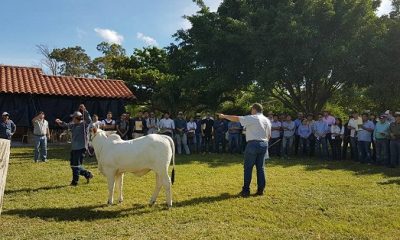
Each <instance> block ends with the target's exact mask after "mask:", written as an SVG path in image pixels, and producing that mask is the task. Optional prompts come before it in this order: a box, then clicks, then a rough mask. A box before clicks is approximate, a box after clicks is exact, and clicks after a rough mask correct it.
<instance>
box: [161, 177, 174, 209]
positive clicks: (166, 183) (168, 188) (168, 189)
mask: <svg viewBox="0 0 400 240" xmlns="http://www.w3.org/2000/svg"><path fill="white" fill-rule="evenodd" d="M163 175H164V176H162V184H163V186H164V188H165V194H166V197H167V205H168V207H172V193H171V179H170V178H169V176H168V172H166V173H165V174H163Z"/></svg>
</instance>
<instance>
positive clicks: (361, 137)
mask: <svg viewBox="0 0 400 240" xmlns="http://www.w3.org/2000/svg"><path fill="white" fill-rule="evenodd" d="M374 129H375V126H374V123H373V122H372V121H370V120H369V117H368V113H364V114H362V124H361V125H360V126H359V128H358V132H357V141H358V142H357V146H358V158H359V160H360V162H361V163H370V162H371V140H372V136H371V133H372V132H373V131H374Z"/></svg>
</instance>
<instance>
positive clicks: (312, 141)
mask: <svg viewBox="0 0 400 240" xmlns="http://www.w3.org/2000/svg"><path fill="white" fill-rule="evenodd" d="M314 123H315V121H314V114H311V113H309V114H307V124H308V126H309V127H310V129H311V135H310V137H308V141H309V143H310V149H309V150H310V154H309V156H310V157H314V153H315V136H314V134H312V130H313V127H314Z"/></svg>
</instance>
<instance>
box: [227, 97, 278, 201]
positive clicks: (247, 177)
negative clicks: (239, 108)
mask: <svg viewBox="0 0 400 240" xmlns="http://www.w3.org/2000/svg"><path fill="white" fill-rule="evenodd" d="M262 112H263V107H262V106H261V104H259V103H255V104H253V106H252V107H251V115H248V116H231V115H224V114H219V116H220V118H222V119H223V118H225V119H227V120H230V121H232V122H240V124H241V125H242V126H243V127H245V128H246V141H247V145H246V149H245V151H244V181H243V182H244V183H243V188H242V191H241V192H240V195H241V196H242V197H248V196H250V183H251V177H252V172H253V167H254V165H255V166H256V170H257V195H259V196H261V195H263V194H264V189H265V170H264V166H265V154H266V153H267V150H268V141H269V139H270V138H271V122H270V120H269V119H268V118H266V117H265V116H264V115H263V114H262Z"/></svg>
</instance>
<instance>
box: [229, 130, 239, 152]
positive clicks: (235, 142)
mask: <svg viewBox="0 0 400 240" xmlns="http://www.w3.org/2000/svg"><path fill="white" fill-rule="evenodd" d="M241 130H242V126H241V125H240V123H239V122H229V123H228V133H229V137H228V138H229V151H230V153H240V152H241V151H240V145H239V142H240V131H241Z"/></svg>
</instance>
